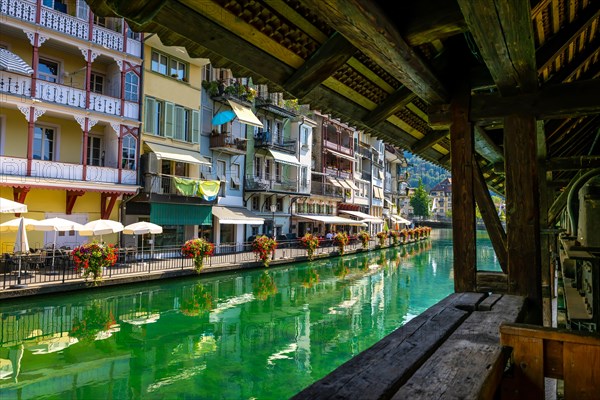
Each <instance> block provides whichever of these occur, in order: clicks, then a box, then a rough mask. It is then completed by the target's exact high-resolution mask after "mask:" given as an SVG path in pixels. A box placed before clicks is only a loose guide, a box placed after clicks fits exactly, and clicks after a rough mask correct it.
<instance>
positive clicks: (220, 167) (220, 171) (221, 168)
mask: <svg viewBox="0 0 600 400" xmlns="http://www.w3.org/2000/svg"><path fill="white" fill-rule="evenodd" d="M226 165H227V164H226V163H225V161H222V160H217V180H219V181H221V186H220V187H219V196H221V197H225V187H226V186H227V185H226V181H227V176H226V175H225V168H226Z"/></svg>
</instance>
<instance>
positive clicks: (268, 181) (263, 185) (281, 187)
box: [244, 175, 300, 193]
mask: <svg viewBox="0 0 600 400" xmlns="http://www.w3.org/2000/svg"><path fill="white" fill-rule="evenodd" d="M244 189H245V190H247V191H251V192H270V191H275V192H287V193H300V189H299V186H298V181H297V180H295V179H289V178H284V177H275V176H269V175H261V176H255V175H247V176H246V180H245V182H244Z"/></svg>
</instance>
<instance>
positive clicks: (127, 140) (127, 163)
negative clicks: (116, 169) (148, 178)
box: [122, 135, 137, 170]
mask: <svg viewBox="0 0 600 400" xmlns="http://www.w3.org/2000/svg"><path fill="white" fill-rule="evenodd" d="M136 154H137V142H136V141H135V138H134V137H133V136H131V135H127V136H125V137H124V138H123V152H122V160H123V161H122V164H123V169H130V170H134V169H135V160H136V158H137V157H136Z"/></svg>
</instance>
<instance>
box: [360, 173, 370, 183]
mask: <svg viewBox="0 0 600 400" xmlns="http://www.w3.org/2000/svg"><path fill="white" fill-rule="evenodd" d="M372 176H373V175H371V174H370V173H369V172H364V171H363V172H361V173H360V178H361V179H363V180H365V181H369V182H371V178H372Z"/></svg>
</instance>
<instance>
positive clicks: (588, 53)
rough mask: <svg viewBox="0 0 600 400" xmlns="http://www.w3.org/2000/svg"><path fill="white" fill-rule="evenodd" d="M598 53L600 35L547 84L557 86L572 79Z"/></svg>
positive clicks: (599, 49) (599, 50)
mask: <svg viewBox="0 0 600 400" xmlns="http://www.w3.org/2000/svg"><path fill="white" fill-rule="evenodd" d="M598 52H600V35H596V37H595V38H594V39H593V40H592V41H591V42H590V43H586V44H585V48H584V50H583V51H582V52H580V53H578V54H576V55H575V57H574V58H573V59H572V60H571V62H569V64H567V65H564V66H563V67H562V68H561V69H560V70H558V71H557V72H556V73H554V75H552V76H551V77H550V79H548V81H547V82H546V84H550V85H552V84H554V85H555V84H559V83H562V82H564V81H567V80H569V79H571V78H572V77H573V76H574V75H575V74H576V73H577V71H579V69H580V68H582V67H583V66H585V65H586V64H587V63H588V62H590V61H591V60H592V59H593V58H594V57H595V56H596V55H597V54H598Z"/></svg>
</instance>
